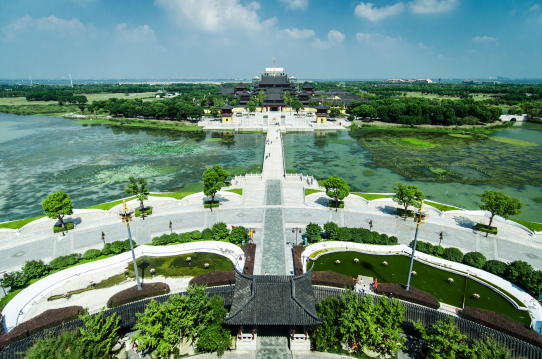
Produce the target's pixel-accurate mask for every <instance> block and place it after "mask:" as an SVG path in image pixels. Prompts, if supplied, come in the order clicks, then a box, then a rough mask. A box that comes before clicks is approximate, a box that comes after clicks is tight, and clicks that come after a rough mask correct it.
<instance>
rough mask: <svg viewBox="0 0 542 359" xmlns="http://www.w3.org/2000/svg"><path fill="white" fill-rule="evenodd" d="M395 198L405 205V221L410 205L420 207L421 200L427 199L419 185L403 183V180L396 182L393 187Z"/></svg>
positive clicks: (398, 202) (397, 201)
mask: <svg viewBox="0 0 542 359" xmlns="http://www.w3.org/2000/svg"><path fill="white" fill-rule="evenodd" d="M393 192H394V193H395V195H394V196H393V200H394V201H395V202H396V203H397V204H399V205H402V206H403V207H405V221H406V218H407V209H408V206H413V207H418V206H419V205H420V202H419V201H421V200H423V199H425V196H424V194H423V192H421V191H420V190H419V189H418V186H414V185H403V184H402V183H401V182H396V183H395V187H393Z"/></svg>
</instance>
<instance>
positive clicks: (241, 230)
mask: <svg viewBox="0 0 542 359" xmlns="http://www.w3.org/2000/svg"><path fill="white" fill-rule="evenodd" d="M247 237H248V234H247V230H246V228H245V227H243V226H237V227H234V228H233V229H232V230H231V233H230V242H232V243H233V244H242V243H243V241H246V240H247Z"/></svg>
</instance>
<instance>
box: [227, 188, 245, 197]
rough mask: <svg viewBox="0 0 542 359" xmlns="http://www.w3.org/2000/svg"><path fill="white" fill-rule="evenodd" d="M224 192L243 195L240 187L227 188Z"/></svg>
mask: <svg viewBox="0 0 542 359" xmlns="http://www.w3.org/2000/svg"><path fill="white" fill-rule="evenodd" d="M226 192H232V193H237V194H238V195H240V196H242V195H243V189H242V188H235V189H227V190H226Z"/></svg>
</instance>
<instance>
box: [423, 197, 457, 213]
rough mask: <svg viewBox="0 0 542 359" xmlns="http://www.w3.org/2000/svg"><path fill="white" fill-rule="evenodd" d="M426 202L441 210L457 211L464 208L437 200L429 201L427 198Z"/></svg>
mask: <svg viewBox="0 0 542 359" xmlns="http://www.w3.org/2000/svg"><path fill="white" fill-rule="evenodd" d="M425 203H427V204H428V205H430V206H431V207H435V208H436V209H438V210H440V211H441V212H446V211H456V210H461V209H462V208H459V207H453V206H448V205H445V204H440V203H435V202H431V201H427V200H426V201H425Z"/></svg>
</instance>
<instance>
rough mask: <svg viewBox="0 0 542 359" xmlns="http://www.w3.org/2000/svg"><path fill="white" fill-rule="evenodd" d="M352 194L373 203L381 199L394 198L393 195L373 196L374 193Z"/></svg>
mask: <svg viewBox="0 0 542 359" xmlns="http://www.w3.org/2000/svg"><path fill="white" fill-rule="evenodd" d="M352 194H355V195H356V196H360V197H362V198H365V199H366V200H368V201H372V200H375V199H379V198H393V194H372V193H352Z"/></svg>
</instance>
